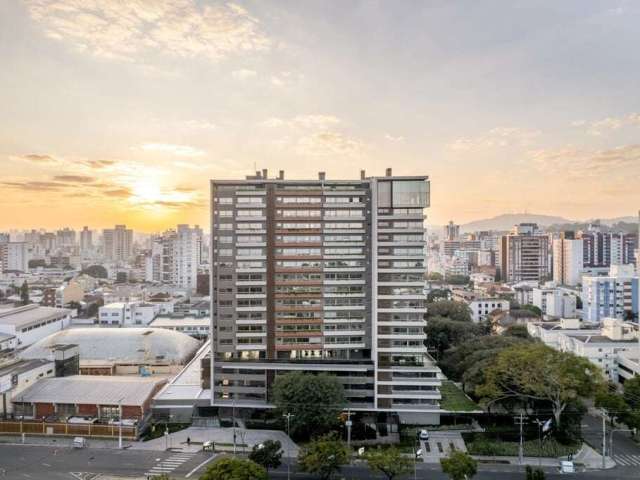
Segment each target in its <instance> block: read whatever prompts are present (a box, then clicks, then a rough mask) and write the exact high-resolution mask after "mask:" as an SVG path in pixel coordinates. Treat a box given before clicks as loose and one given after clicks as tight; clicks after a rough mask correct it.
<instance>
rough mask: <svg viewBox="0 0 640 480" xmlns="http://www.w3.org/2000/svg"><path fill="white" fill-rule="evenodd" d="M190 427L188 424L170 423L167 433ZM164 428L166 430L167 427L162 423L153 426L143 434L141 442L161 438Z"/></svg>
mask: <svg viewBox="0 0 640 480" xmlns="http://www.w3.org/2000/svg"><path fill="white" fill-rule="evenodd" d="M190 426H191V424H190V423H170V424H169V433H173V432H178V431H180V430H184V429H185V428H188V427H190ZM166 428H167V425H166V424H164V423H162V422H160V423H156V424H153V425H151V426H150V427H149V428H148V429H147V430H146V431H145V432H144V435H143V436H142V440H143V441H145V442H146V441H148V440H153V439H154V438H160V437H163V436H164V432H165V430H166Z"/></svg>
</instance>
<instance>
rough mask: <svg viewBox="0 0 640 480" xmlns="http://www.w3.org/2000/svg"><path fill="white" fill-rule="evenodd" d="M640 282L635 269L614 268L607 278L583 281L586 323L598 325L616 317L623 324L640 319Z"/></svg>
mask: <svg viewBox="0 0 640 480" xmlns="http://www.w3.org/2000/svg"><path fill="white" fill-rule="evenodd" d="M639 282H640V279H639V278H638V275H636V273H635V271H634V268H633V265H612V266H611V268H610V270H609V275H608V276H606V277H584V278H583V279H582V312H583V319H584V320H585V321H589V322H599V321H600V320H601V319H602V318H605V317H613V318H618V319H621V320H634V319H635V320H636V321H637V319H638V310H639V303H640V296H639V294H640V291H639V285H640V284H639Z"/></svg>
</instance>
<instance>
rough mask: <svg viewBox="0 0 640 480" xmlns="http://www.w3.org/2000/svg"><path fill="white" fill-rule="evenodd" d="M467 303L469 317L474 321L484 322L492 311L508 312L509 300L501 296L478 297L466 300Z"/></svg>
mask: <svg viewBox="0 0 640 480" xmlns="http://www.w3.org/2000/svg"><path fill="white" fill-rule="evenodd" d="M468 305H469V309H470V310H471V319H472V320H473V321H474V322H475V323H480V322H484V321H485V320H487V319H488V318H489V314H491V313H493V312H496V311H500V312H508V311H509V309H510V307H509V300H504V299H501V298H478V299H476V300H473V301H471V302H468Z"/></svg>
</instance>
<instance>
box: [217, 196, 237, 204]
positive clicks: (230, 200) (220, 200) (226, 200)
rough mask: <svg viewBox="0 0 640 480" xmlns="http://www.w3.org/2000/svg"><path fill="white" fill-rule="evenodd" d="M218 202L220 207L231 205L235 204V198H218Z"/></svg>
mask: <svg viewBox="0 0 640 480" xmlns="http://www.w3.org/2000/svg"><path fill="white" fill-rule="evenodd" d="M216 200H217V202H218V203H219V204H220V205H231V204H232V203H233V198H231V197H218V198H217V199H216Z"/></svg>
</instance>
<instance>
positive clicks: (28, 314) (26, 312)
mask: <svg viewBox="0 0 640 480" xmlns="http://www.w3.org/2000/svg"><path fill="white" fill-rule="evenodd" d="M70 313H71V310H69V309H68V308H54V307H41V306H39V305H26V306H24V307H18V308H12V309H11V310H3V311H1V312H0V323H3V324H6V325H15V326H16V327H26V326H29V325H32V324H34V323H39V322H43V321H47V320H53V319H58V318H64V317H66V316H67V315H69V314H70Z"/></svg>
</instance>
